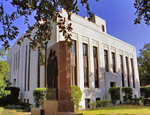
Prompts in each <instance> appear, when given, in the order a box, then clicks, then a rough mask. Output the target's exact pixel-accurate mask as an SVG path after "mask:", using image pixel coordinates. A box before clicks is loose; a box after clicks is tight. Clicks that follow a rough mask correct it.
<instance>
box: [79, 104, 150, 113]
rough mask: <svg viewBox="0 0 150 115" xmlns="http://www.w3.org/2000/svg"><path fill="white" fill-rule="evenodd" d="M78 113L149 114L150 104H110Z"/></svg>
mask: <svg viewBox="0 0 150 115" xmlns="http://www.w3.org/2000/svg"><path fill="white" fill-rule="evenodd" d="M77 113H83V114H84V115H100V114H105V115H106V114H149V115H150V106H138V105H120V106H110V107H105V108H102V109H100V108H99V109H94V110H84V111H78V112H77Z"/></svg>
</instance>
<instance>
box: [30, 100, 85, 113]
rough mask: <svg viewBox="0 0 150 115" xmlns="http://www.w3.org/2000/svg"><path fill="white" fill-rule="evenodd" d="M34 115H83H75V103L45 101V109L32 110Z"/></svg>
mask: <svg viewBox="0 0 150 115" xmlns="http://www.w3.org/2000/svg"><path fill="white" fill-rule="evenodd" d="M31 114H32V115H82V114H81V113H74V102H73V101H61V100H60V101H44V103H43V109H40V108H39V109H37V108H32V109H31Z"/></svg>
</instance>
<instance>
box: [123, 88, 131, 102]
mask: <svg viewBox="0 0 150 115" xmlns="http://www.w3.org/2000/svg"><path fill="white" fill-rule="evenodd" d="M122 92H123V93H125V98H124V99H125V101H126V100H128V99H132V94H133V92H132V88H131V87H123V88H122Z"/></svg>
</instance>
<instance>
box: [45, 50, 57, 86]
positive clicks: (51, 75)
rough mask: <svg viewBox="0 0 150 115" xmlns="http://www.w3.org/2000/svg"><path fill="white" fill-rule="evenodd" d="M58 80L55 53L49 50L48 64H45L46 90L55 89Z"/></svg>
mask: <svg viewBox="0 0 150 115" xmlns="http://www.w3.org/2000/svg"><path fill="white" fill-rule="evenodd" d="M57 79H58V67H57V57H56V56H55V51H54V50H52V49H51V50H50V53H49V58H48V64H47V88H48V89H50V88H57V81H58V80H57Z"/></svg>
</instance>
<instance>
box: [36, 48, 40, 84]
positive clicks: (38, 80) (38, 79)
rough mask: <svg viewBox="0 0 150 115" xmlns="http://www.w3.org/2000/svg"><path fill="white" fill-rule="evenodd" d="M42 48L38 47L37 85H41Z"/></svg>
mask: <svg viewBox="0 0 150 115" xmlns="http://www.w3.org/2000/svg"><path fill="white" fill-rule="evenodd" d="M39 54H40V49H39V48H38V76H37V77H38V78H37V87H40V55H39Z"/></svg>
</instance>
